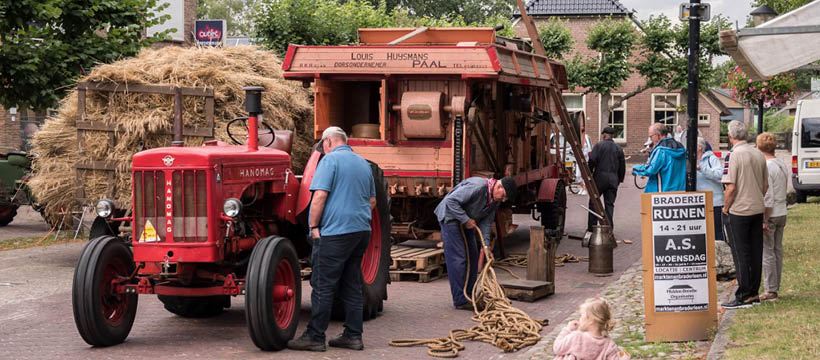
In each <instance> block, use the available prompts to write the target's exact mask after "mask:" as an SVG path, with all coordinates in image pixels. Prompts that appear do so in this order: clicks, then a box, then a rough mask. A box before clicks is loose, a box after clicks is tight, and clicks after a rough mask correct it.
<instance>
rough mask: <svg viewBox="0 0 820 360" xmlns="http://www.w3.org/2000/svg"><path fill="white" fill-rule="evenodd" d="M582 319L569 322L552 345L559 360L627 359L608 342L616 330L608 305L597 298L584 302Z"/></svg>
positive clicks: (581, 308)
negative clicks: (610, 334)
mask: <svg viewBox="0 0 820 360" xmlns="http://www.w3.org/2000/svg"><path fill="white" fill-rule="evenodd" d="M579 310H580V313H581V319H580V320H578V321H575V320H573V321H570V322H569V324H567V326H565V327H564V328H563V329H561V333H560V334H558V337H557V338H556V339H555V342H554V343H553V344H552V351H553V352H554V353H555V359H556V360H558V359H560V360H576V359H577V360H627V359H630V356H629V354H628V353H626V352H625V351H623V350H621V349H619V348H618V345H615V342H614V341H612V339H610V338H609V332H610V331H612V329H613V328H614V327H615V323H614V321H613V320H612V315H611V312H610V310H609V304H607V302H606V300H604V299H601V298H599V297H597V296H596V297H595V298H590V299H587V300H586V301H584V303H583V304H581V307H580V309H579Z"/></svg>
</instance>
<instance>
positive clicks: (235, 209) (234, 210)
mask: <svg viewBox="0 0 820 360" xmlns="http://www.w3.org/2000/svg"><path fill="white" fill-rule="evenodd" d="M222 211H224V212H225V215H227V216H228V217H232V218H235V217H237V216H239V213H241V212H242V202H241V201H239V199H234V198H230V199H228V200H225V203H224V204H222Z"/></svg>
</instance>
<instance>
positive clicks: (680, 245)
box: [641, 192, 717, 341]
mask: <svg viewBox="0 0 820 360" xmlns="http://www.w3.org/2000/svg"><path fill="white" fill-rule="evenodd" d="M641 200H642V201H641V204H642V208H641V210H642V215H643V216H642V218H643V230H642V233H643V258H644V260H643V265H644V296H645V303H646V340H647V341H688V340H700V339H706V338H708V329H709V327H711V326H714V325H716V324H717V309H716V303H717V294H716V293H715V291H716V285H717V284H716V282H715V281H716V274H715V262H714V257H715V245H714V241H715V240H714V234H715V229H714V222H713V216H715V215H714V213H713V208H712V193H711V192H671V193H652V194H643V195H642V199H641Z"/></svg>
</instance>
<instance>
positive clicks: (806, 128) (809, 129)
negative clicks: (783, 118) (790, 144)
mask: <svg viewBox="0 0 820 360" xmlns="http://www.w3.org/2000/svg"><path fill="white" fill-rule="evenodd" d="M800 133H801V134H800V146H801V147H804V148H817V147H820V118H804V119H803V121H802V126H801V131H800Z"/></svg>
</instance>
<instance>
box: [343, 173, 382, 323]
mask: <svg viewBox="0 0 820 360" xmlns="http://www.w3.org/2000/svg"><path fill="white" fill-rule="evenodd" d="M370 168H371V171H372V173H373V181H374V182H375V183H376V208H374V209H373V211H372V212H371V219H370V242H369V243H368V244H367V250H365V252H364V257H362V295H363V299H364V306H363V307H362V309H363V311H364V313H363V314H362V318H363V319H364V320H370V319H372V318H375V317H376V316H378V315H379V313H380V312H381V311H382V310H383V309H384V300H387V284H388V283H389V282H390V264H391V263H392V262H393V260H392V259H391V258H390V247H391V246H392V245H393V240H392V238H391V237H390V230H391V228H392V224H391V219H390V198H389V196H387V194H388V193H387V182H386V181H384V171H382V169H380V168H379V166H378V165H376V164H375V163H372V162H371V163H370ZM343 313H344V312H342V314H343Z"/></svg>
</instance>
